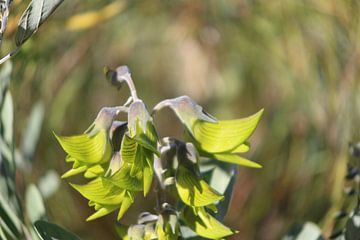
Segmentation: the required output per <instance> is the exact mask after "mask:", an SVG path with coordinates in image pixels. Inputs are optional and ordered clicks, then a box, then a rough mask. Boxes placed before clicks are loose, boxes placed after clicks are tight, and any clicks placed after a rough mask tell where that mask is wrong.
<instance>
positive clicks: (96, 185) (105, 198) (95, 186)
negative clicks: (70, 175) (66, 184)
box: [70, 178, 125, 205]
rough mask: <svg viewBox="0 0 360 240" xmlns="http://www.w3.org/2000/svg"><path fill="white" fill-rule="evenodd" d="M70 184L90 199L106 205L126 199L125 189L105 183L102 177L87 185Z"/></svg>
mask: <svg viewBox="0 0 360 240" xmlns="http://www.w3.org/2000/svg"><path fill="white" fill-rule="evenodd" d="M70 185H71V186H72V187H73V188H74V189H75V190H77V191H78V192H79V193H80V194H81V195H83V196H84V197H85V198H87V199H88V200H90V201H93V202H95V203H100V204H104V205H115V204H120V203H121V202H122V201H123V199H124V194H125V190H124V189H121V188H119V187H116V186H111V185H108V184H104V183H103V181H102V179H101V178H96V179H94V180H92V181H90V182H88V183H87V184H85V185H77V184H72V183H70Z"/></svg>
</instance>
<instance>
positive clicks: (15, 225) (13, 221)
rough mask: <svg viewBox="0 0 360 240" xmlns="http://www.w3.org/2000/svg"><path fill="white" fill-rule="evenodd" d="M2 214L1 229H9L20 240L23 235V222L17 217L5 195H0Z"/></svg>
mask: <svg viewBox="0 0 360 240" xmlns="http://www.w3.org/2000/svg"><path fill="white" fill-rule="evenodd" d="M0 212H1V219H2V221H0V222H1V225H2V226H1V227H2V228H5V227H6V228H8V229H9V231H10V232H11V233H12V234H13V235H15V236H16V237H18V238H20V235H21V233H22V222H21V220H20V219H19V217H18V216H17V213H16V212H15V211H14V209H13V208H12V207H11V205H10V202H9V201H8V200H7V199H5V198H4V196H3V195H0Z"/></svg>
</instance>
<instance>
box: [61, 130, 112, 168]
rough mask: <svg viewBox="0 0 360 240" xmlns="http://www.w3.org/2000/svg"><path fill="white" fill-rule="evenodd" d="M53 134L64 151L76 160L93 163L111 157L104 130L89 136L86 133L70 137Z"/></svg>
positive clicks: (108, 142)
mask: <svg viewBox="0 0 360 240" xmlns="http://www.w3.org/2000/svg"><path fill="white" fill-rule="evenodd" d="M54 135H55V137H56V139H57V140H58V142H59V143H60V145H61V147H62V148H63V149H64V150H65V152H66V153H67V154H69V155H70V156H71V158H74V159H76V160H77V161H80V162H84V163H87V164H94V163H99V162H105V161H108V160H110V158H111V154H112V147H111V144H110V141H109V139H108V137H107V133H106V131H105V130H99V131H98V132H97V133H96V134H95V135H93V136H91V137H90V136H89V135H88V134H81V135H76V136H70V137H65V136H58V135H56V134H55V133H54Z"/></svg>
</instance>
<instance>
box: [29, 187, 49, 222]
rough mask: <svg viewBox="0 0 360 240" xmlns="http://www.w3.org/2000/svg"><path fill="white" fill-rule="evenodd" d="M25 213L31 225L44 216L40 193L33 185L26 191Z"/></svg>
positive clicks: (44, 211)
mask: <svg viewBox="0 0 360 240" xmlns="http://www.w3.org/2000/svg"><path fill="white" fill-rule="evenodd" d="M25 199H26V211H27V214H28V217H29V219H30V221H31V222H32V223H34V222H36V221H37V220H40V219H43V218H45V216H46V210H45V205H44V202H43V198H42V196H41V193H40V191H39V190H38V188H37V187H36V186H35V185H34V184H30V185H29V186H28V188H27V189H26V198H25Z"/></svg>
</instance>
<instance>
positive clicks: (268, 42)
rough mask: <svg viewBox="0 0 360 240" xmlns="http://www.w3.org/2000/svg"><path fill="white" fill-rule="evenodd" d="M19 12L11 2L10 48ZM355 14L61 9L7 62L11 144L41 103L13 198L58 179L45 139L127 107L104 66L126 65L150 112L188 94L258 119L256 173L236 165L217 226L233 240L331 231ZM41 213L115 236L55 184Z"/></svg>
mask: <svg viewBox="0 0 360 240" xmlns="http://www.w3.org/2000/svg"><path fill="white" fill-rule="evenodd" d="M26 4H27V1H20V0H18V1H14V4H13V7H12V12H11V14H10V22H9V26H8V32H7V36H6V37H7V38H12V37H13V36H11V35H13V33H14V29H15V27H16V23H17V20H18V18H19V17H20V14H21V13H22V11H23V10H24V9H25V7H26ZM109 5H110V6H111V7H108V8H106V7H107V6H109ZM109 9H110V10H109ZM111 9H112V10H111ZM114 9H115V10H116V11H113V10H114ZM83 13H87V14H86V15H80V16H82V18H80V19H79V18H78V19H77V21H75V20H76V19H75V20H74V19H72V17H74V16H76V15H78V16H79V14H83ZM89 13H90V14H89ZM359 13H360V2H359V1H357V0H346V1H328V0H320V1H319V0H302V1H291V0H281V1H260V0H253V1H250V0H233V1H231V0H228V1H225V0H223V1H215V0H212V1H190V0H184V1H115V0H114V1H106V0H102V1H100V0H91V1H90V0H87V1H85V0H83V1H65V2H64V3H63V4H62V5H61V6H60V7H59V9H58V10H57V12H56V13H55V14H54V16H52V17H51V19H50V21H48V22H47V24H46V25H44V26H42V27H41V28H40V30H39V32H38V33H37V34H35V36H33V37H32V38H31V39H30V40H28V42H27V43H26V44H25V45H24V46H23V48H22V50H21V51H20V52H19V53H18V55H16V56H15V57H14V58H13V74H12V83H11V89H12V93H13V97H14V102H15V103H14V107H15V126H16V127H15V128H16V130H17V132H16V134H15V137H16V139H21V138H24V136H21V134H20V133H24V132H25V131H24V129H25V128H26V123H27V119H28V116H29V115H30V113H31V109H33V107H34V106H35V104H36V103H37V102H38V101H41V102H42V103H43V106H44V121H43V125H42V133H41V135H40V142H39V144H38V146H39V148H38V149H37V150H36V152H35V155H34V157H33V159H34V160H33V161H34V164H33V173H32V174H31V176H27V177H20V176H18V178H19V179H18V181H17V182H18V188H19V189H22V190H24V186H25V184H24V182H26V181H29V180H33V181H34V180H37V179H38V178H39V177H40V176H41V175H43V174H44V173H45V172H46V170H47V169H55V170H56V171H58V172H59V174H62V173H63V172H65V170H66V169H67V168H68V166H65V163H64V161H63V158H64V153H63V152H62V151H61V149H60V148H59V147H58V145H57V144H56V142H55V139H54V137H53V136H52V135H51V131H52V130H55V131H56V132H59V133H63V134H70V133H71V134H72V133H76V132H77V133H81V132H83V131H84V130H85V128H86V127H87V126H88V125H89V124H90V123H91V121H92V120H93V119H94V118H95V115H96V113H97V112H98V111H99V109H100V108H101V106H112V105H118V104H119V103H123V102H124V101H125V100H126V99H127V97H128V96H127V89H121V90H120V91H116V90H115V89H114V88H111V87H110V85H109V84H107V83H106V81H105V79H104V77H103V73H102V68H103V66H105V65H108V66H112V67H115V66H118V65H121V64H126V65H128V66H130V68H131V69H132V73H133V74H132V75H133V78H134V80H135V84H136V85H137V89H138V92H139V94H140V96H141V97H142V98H143V99H144V101H145V102H147V103H148V104H149V105H150V106H149V107H150V108H152V107H153V105H154V104H155V103H156V102H159V101H160V100H161V99H164V98H172V97H175V96H179V95H184V94H187V95H189V96H191V97H192V98H194V99H195V100H196V101H197V102H199V103H200V104H201V105H202V106H205V109H206V110H207V111H208V112H210V113H212V114H214V115H216V116H221V118H222V119H224V118H229V119H230V118H239V117H243V116H247V115H249V114H251V113H253V112H254V111H255V110H257V109H260V108H262V107H264V108H265V109H266V111H265V113H264V116H263V119H262V122H261V123H260V125H259V128H258V130H257V131H256V133H255V135H254V136H253V138H252V140H251V142H252V143H253V144H254V145H256V146H254V147H253V148H252V149H256V151H255V152H250V153H249V155H250V156H251V159H253V160H254V161H256V162H259V163H260V164H262V165H263V168H262V169H261V170H253V169H246V168H239V176H238V179H237V182H236V184H235V189H236V190H235V191H234V196H233V199H232V204H231V209H230V211H229V214H228V215H227V217H226V223H227V225H229V226H231V227H234V228H236V229H239V230H240V232H239V234H238V236H237V237H236V238H234V239H265V240H266V239H277V238H279V236H282V235H283V234H284V233H285V232H286V230H287V229H288V227H289V226H290V225H291V224H292V223H293V222H294V221H304V220H309V221H313V222H320V223H321V224H320V225H321V227H324V228H325V229H331V221H330V220H329V219H330V217H329V216H331V213H332V211H334V208H336V205H337V204H338V202H339V199H340V197H341V188H342V179H343V176H344V173H345V166H346V151H347V144H348V142H349V141H351V140H352V139H353V138H357V139H358V138H359V127H360V126H359V125H360V121H359V117H360V94H358V93H359V91H360V84H359V80H358V78H359V76H360V72H359V67H358V66H359V60H360V55H359V54H360V52H359V51H360V49H359V46H358V43H359V42H360V35H359V33H360V32H359V26H360V25H359V23H360V22H359V20H360V14H359ZM84 19H85V20H84ZM81 21H83V22H86V23H88V22H91V24H79V22H81ZM10 42H11V41H7V42H5V43H4V48H3V53H5V52H7V51H6V49H12V48H13V46H12V43H10ZM80 116H82V117H80ZM156 122H157V124H159V125H161V126H162V129H164V130H163V132H160V135H161V136H165V135H170V136H171V135H174V136H180V133H181V132H182V130H183V129H182V128H181V125H180V123H178V122H176V120H175V116H174V115H173V113H172V112H170V111H168V112H166V111H164V112H162V113H161V114H159V115H158V116H157V117H156ZM24 147H25V148H26V144H25V145H24ZM149 202H150V201H147V202H146V203H137V204H135V205H134V206H133V207H132V208H131V209H130V210H129V213H128V214H127V215H126V216H125V217H126V218H127V219H125V221H124V223H128V222H131V221H132V222H134V220H135V217H136V216H137V213H139V212H140V211H143V210H144V208H148V209H151V208H152V206H146V205H148V203H149ZM46 207H47V209H48V213H49V215H50V217H49V218H50V219H54V220H56V223H58V224H59V225H62V226H65V227H66V228H67V229H70V230H72V231H74V232H76V233H77V234H78V235H79V236H81V237H82V238H83V239H112V238H113V237H114V236H115V232H114V228H113V224H112V222H113V219H114V216H112V217H108V218H104V219H100V220H97V221H94V222H90V223H85V222H84V219H85V218H86V216H88V215H89V214H90V211H91V210H89V209H88V207H87V206H86V202H85V201H84V200H83V199H82V198H81V197H80V196H79V195H78V194H76V193H75V191H74V190H72V189H70V187H69V186H68V185H67V184H65V183H64V182H62V184H61V187H60V190H59V191H58V192H57V193H55V195H53V196H52V197H50V198H49V199H48V200H47V203H46ZM132 213H133V214H132ZM329 232H330V230H329ZM329 232H328V233H325V236H326V234H329ZM100 236H102V237H100ZM104 236H106V237H104Z"/></svg>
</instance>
